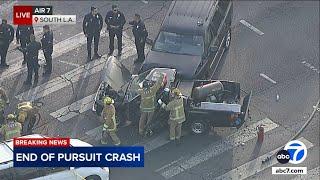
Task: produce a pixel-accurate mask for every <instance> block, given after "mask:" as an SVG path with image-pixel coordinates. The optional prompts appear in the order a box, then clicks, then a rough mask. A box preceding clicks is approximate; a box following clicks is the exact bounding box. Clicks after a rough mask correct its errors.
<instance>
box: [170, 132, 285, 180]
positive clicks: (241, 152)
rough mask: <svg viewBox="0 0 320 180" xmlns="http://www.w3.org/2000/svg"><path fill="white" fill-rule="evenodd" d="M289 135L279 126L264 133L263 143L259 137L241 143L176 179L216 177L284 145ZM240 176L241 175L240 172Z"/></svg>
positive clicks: (206, 179)
mask: <svg viewBox="0 0 320 180" xmlns="http://www.w3.org/2000/svg"><path fill="white" fill-rule="evenodd" d="M289 136H290V132H288V131H286V130H285V129H284V128H282V127H278V128H276V129H273V130H272V131H269V132H266V133H265V134H264V141H263V143H262V144H260V143H259V142H258V139H257V138H254V139H252V140H250V141H246V142H245V143H244V144H242V145H239V146H237V147H235V148H233V149H232V150H229V151H225V152H223V153H221V155H219V156H215V157H213V158H210V159H208V160H207V161H205V162H203V163H201V164H199V165H197V166H194V167H192V168H191V169H188V170H186V171H185V172H184V173H181V174H179V175H177V176H174V179H177V180H192V179H195V178H196V179H205V180H210V179H214V178H216V177H218V176H221V175H223V174H225V173H227V172H229V171H230V170H232V169H235V168H237V167H239V166H241V165H243V164H245V163H247V162H249V161H251V160H254V159H256V158H258V157H259V156H261V155H263V154H266V153H268V152H270V151H272V150H273V149H276V148H278V147H280V146H282V145H283V142H285V141H286V139H287V138H288V137H289ZM257 168H258V167H256V166H254V165H252V167H251V168H250V169H248V171H255V170H256V169H257ZM197 177H198V178H197ZM239 177H241V175H240V174H239Z"/></svg>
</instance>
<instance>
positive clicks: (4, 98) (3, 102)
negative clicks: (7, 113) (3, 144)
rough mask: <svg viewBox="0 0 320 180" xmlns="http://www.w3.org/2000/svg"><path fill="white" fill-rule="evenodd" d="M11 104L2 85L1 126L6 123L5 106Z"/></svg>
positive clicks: (0, 92)
mask: <svg viewBox="0 0 320 180" xmlns="http://www.w3.org/2000/svg"><path fill="white" fill-rule="evenodd" d="M8 104H9V98H8V96H7V93H6V91H5V90H4V89H2V88H1V87H0V127H1V125H3V124H4V108H5V107H6V105H8Z"/></svg>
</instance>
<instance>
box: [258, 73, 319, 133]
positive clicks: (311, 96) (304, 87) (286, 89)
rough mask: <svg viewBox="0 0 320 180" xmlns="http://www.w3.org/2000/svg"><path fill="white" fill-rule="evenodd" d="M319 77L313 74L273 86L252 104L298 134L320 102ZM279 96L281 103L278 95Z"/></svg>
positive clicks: (260, 94)
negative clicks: (277, 98) (277, 96)
mask: <svg viewBox="0 0 320 180" xmlns="http://www.w3.org/2000/svg"><path fill="white" fill-rule="evenodd" d="M318 80H319V76H318V75H317V74H315V73H313V72H310V73H307V74H304V75H299V76H297V77H296V78H294V79H292V80H290V81H288V82H284V83H281V84H279V85H276V86H273V87H272V88H270V89H268V90H267V91H264V92H262V93H259V96H258V97H256V98H253V99H252V102H253V103H254V104H255V106H257V107H258V108H260V109H261V111H263V112H265V113H266V114H268V115H269V116H270V117H271V118H274V119H276V121H277V122H281V124H282V125H283V126H285V127H287V128H290V129H292V130H293V131H295V132H297V131H298V130H299V129H300V128H301V127H302V125H303V124H304V123H305V122H306V120H307V119H308V118H309V116H310V114H311V112H312V111H313V106H314V105H315V104H316V103H317V101H318V100H319V84H318V83H317V82H318ZM277 94H278V95H279V101H278V102H277V100H276V95H277Z"/></svg>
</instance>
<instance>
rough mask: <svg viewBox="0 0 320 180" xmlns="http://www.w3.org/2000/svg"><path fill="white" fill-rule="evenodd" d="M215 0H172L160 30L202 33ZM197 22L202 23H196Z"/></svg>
mask: <svg viewBox="0 0 320 180" xmlns="http://www.w3.org/2000/svg"><path fill="white" fill-rule="evenodd" d="M216 3H217V0H207V1H174V2H172V4H171V6H170V9H169V11H168V13H167V16H166V18H165V19H164V21H163V23H162V26H161V30H163V31H168V32H176V33H184V34H197V35H202V34H203V33H204V27H205V23H206V21H207V20H209V15H210V13H211V12H212V10H213V9H214V7H215V5H216ZM198 22H202V23H204V24H203V25H200V26H199V25H198Z"/></svg>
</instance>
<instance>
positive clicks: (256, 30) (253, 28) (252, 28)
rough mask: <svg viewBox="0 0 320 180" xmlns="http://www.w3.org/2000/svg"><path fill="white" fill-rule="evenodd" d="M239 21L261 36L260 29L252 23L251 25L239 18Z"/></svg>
mask: <svg viewBox="0 0 320 180" xmlns="http://www.w3.org/2000/svg"><path fill="white" fill-rule="evenodd" d="M240 22H241V23H242V24H243V25H245V26H246V27H247V28H249V29H251V30H252V31H253V32H255V33H257V34H259V35H260V36H262V35H263V34H264V33H263V32H262V31H260V30H259V29H258V28H256V27H254V26H253V25H251V24H250V23H248V22H247V21H245V20H243V19H242V20H240Z"/></svg>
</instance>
